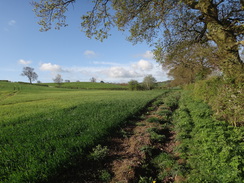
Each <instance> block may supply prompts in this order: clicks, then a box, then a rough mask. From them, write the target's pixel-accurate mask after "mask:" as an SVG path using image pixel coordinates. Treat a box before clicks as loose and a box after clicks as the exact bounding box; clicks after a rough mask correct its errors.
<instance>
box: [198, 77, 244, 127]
mask: <svg viewBox="0 0 244 183" xmlns="http://www.w3.org/2000/svg"><path fill="white" fill-rule="evenodd" d="M193 94H194V97H195V99H198V100H199V99H200V100H203V101H205V102H207V103H208V104H209V105H210V106H211V107H212V109H213V111H214V112H215V117H217V118H218V119H219V120H225V121H228V122H229V123H231V124H232V125H234V126H240V125H244V110H243V109H244V101H243V98H244V87H243V84H241V83H238V84H236V83H229V82H226V81H224V80H223V79H222V78H220V77H212V78H210V79H208V80H203V81H199V82H197V83H196V84H195V86H194V89H193Z"/></svg>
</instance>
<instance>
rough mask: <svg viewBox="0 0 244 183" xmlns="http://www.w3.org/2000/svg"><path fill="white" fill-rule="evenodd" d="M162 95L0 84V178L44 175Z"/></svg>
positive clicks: (13, 179)
mask: <svg viewBox="0 0 244 183" xmlns="http://www.w3.org/2000/svg"><path fill="white" fill-rule="evenodd" d="M162 93H163V91H159V90H154V91H137V92H135V91H134V92H132V91H112V90H71V89H63V88H50V87H43V86H34V85H26V84H25V85H24V84H19V83H8V82H0V115H1V119H0V127H1V128H0V134H1V136H0V146H1V150H0V181H1V182H37V181H41V180H45V179H47V178H48V176H50V175H52V174H53V173H55V172H56V171H57V170H58V169H59V168H61V167H64V166H66V165H67V164H69V162H70V160H71V159H72V158H73V157H75V156H78V155H79V156H82V154H83V153H84V150H85V149H86V148H89V147H91V146H93V145H95V144H96V143H97V141H98V140H99V139H101V138H103V137H104V136H106V135H108V134H109V133H111V131H112V130H113V129H115V128H117V127H118V126H119V125H121V124H123V123H125V122H126V119H128V117H131V116H133V115H134V114H135V113H137V112H138V111H140V110H141V109H143V108H144V107H145V106H146V105H147V104H148V103H149V102H150V101H151V100H153V99H154V98H156V97H157V96H159V95H161V94H162Z"/></svg>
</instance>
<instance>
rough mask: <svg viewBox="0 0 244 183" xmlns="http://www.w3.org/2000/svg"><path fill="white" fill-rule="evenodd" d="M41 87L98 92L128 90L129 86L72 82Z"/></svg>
mask: <svg viewBox="0 0 244 183" xmlns="http://www.w3.org/2000/svg"><path fill="white" fill-rule="evenodd" d="M41 85H48V86H53V87H59V88H70V89H97V90H127V89H128V86H126V85H121V84H112V83H95V82H70V83H61V84H57V83H46V84H41Z"/></svg>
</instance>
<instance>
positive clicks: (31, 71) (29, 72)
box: [21, 67, 38, 83]
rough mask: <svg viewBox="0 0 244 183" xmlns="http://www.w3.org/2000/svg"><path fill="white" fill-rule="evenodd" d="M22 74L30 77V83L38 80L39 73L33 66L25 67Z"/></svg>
mask: <svg viewBox="0 0 244 183" xmlns="http://www.w3.org/2000/svg"><path fill="white" fill-rule="evenodd" d="M21 76H26V77H27V78H28V79H29V81H30V83H32V81H35V80H37V78H38V75H37V73H35V72H34V68H32V67H24V68H23V71H22V73H21Z"/></svg>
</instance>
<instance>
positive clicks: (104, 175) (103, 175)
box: [99, 170, 111, 182]
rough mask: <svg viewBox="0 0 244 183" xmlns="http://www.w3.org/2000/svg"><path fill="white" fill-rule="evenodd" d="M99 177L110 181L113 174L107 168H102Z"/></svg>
mask: <svg viewBox="0 0 244 183" xmlns="http://www.w3.org/2000/svg"><path fill="white" fill-rule="evenodd" d="M99 178H100V179H101V181H103V182H109V181H110V180H111V174H110V173H109V172H108V171H107V170H101V171H100V176H99Z"/></svg>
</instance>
